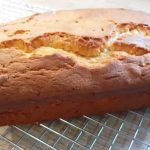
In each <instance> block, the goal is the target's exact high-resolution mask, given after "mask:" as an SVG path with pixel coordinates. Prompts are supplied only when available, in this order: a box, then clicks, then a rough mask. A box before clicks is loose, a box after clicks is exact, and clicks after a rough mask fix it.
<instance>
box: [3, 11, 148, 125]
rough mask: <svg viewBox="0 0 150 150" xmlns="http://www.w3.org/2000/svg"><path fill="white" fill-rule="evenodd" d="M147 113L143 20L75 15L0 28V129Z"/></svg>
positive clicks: (132, 14) (129, 14) (51, 15)
mask: <svg viewBox="0 0 150 150" xmlns="http://www.w3.org/2000/svg"><path fill="white" fill-rule="evenodd" d="M148 106H150V14H148V13H144V12H140V11H132V10H126V9H110V8H109V9H106V8H105V9H102V8H101V9H83V10H67V11H57V12H47V13H43V14H35V15H32V16H30V17H26V18H23V19H19V20H16V21H13V22H10V23H7V24H2V25H0V125H10V124H23V123H33V122H39V121H45V120H54V119H57V118H70V117H76V116H81V115H92V114H104V113H106V112H121V111H127V110H128V109H136V108H143V107H148Z"/></svg>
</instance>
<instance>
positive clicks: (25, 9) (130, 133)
mask: <svg viewBox="0 0 150 150" xmlns="http://www.w3.org/2000/svg"><path fill="white" fill-rule="evenodd" d="M47 10H49V9H48V8H42V7H39V6H30V5H27V4H25V3H20V2H19V1H16V0H9V1H8V0H7V1H3V2H2V4H1V6H0V22H7V21H10V20H14V19H16V18H19V17H23V16H27V15H31V14H33V13H35V12H43V11H47ZM86 149H90V150H150V108H147V109H144V110H137V111H128V112H125V113H122V114H109V113H107V114H105V115H104V116H90V117H89V116H82V117H80V118H74V119H70V120H64V119H61V118H60V119H59V120H57V121H53V122H45V123H41V124H33V125H25V126H19V125H18V126H5V127H1V128H0V150H86Z"/></svg>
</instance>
